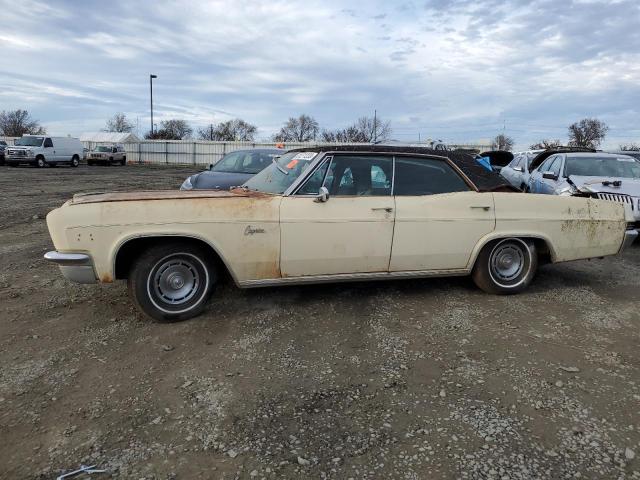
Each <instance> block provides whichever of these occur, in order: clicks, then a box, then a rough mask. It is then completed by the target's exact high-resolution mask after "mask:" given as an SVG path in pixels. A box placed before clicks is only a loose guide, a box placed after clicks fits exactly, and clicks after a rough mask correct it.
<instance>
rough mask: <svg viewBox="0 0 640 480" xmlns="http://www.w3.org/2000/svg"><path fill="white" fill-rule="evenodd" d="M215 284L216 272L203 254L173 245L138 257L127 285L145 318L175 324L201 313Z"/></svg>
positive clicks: (196, 248) (194, 248)
mask: <svg viewBox="0 0 640 480" xmlns="http://www.w3.org/2000/svg"><path fill="white" fill-rule="evenodd" d="M216 280H217V275H216V271H215V268H214V266H213V264H212V262H211V260H210V258H209V256H208V255H207V252H206V251H205V250H203V249H202V248H199V247H198V246H195V245H189V244H184V243H176V242H172V243H168V244H165V245H158V246H156V247H152V248H150V249H148V250H146V251H145V252H144V253H143V254H142V255H140V257H139V258H138V259H137V261H136V262H135V263H134V265H133V267H132V269H131V272H130V274H129V281H128V284H129V292H130V293H131V295H132V297H133V299H134V300H135V302H136V304H137V306H138V308H139V309H140V310H141V311H142V312H143V313H144V314H146V315H148V316H149V317H151V318H153V319H155V320H158V321H161V322H177V321H180V320H187V319H189V318H192V317H195V316H196V315H198V314H199V313H200V312H202V310H203V309H204V307H205V305H206V303H207V301H208V300H209V297H210V296H211V292H212V291H213V287H214V285H215V283H216Z"/></svg>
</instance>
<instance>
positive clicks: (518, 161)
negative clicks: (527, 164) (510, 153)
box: [509, 155, 522, 168]
mask: <svg viewBox="0 0 640 480" xmlns="http://www.w3.org/2000/svg"><path fill="white" fill-rule="evenodd" d="M509 166H510V167H511V168H516V167H520V166H522V155H517V156H516V157H515V158H514V159H513V160H512V161H511V163H510V164H509Z"/></svg>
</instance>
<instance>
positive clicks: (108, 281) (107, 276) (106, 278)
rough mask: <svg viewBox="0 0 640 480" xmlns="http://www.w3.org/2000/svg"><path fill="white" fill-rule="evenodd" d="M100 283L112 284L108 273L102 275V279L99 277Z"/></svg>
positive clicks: (111, 278)
mask: <svg viewBox="0 0 640 480" xmlns="http://www.w3.org/2000/svg"><path fill="white" fill-rule="evenodd" d="M100 282H102V283H113V277H112V276H111V275H109V274H108V273H105V274H104V275H102V277H100Z"/></svg>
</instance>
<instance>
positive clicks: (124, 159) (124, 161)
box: [120, 157, 127, 167]
mask: <svg viewBox="0 0 640 480" xmlns="http://www.w3.org/2000/svg"><path fill="white" fill-rule="evenodd" d="M126 164H127V157H122V161H121V162H120V165H122V166H123V167H124V166H125V165H126Z"/></svg>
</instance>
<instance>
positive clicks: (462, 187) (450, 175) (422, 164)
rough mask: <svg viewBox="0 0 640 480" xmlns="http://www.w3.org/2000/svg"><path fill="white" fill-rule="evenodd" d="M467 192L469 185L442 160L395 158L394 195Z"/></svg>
mask: <svg viewBox="0 0 640 480" xmlns="http://www.w3.org/2000/svg"><path fill="white" fill-rule="evenodd" d="M469 190H470V188H469V185H467V184H466V182H465V181H464V180H463V179H462V178H461V177H460V175H458V173H457V172H456V171H455V170H454V169H453V168H451V167H450V166H449V164H448V163H446V162H444V161H442V160H433V159H424V158H399V157H396V176H395V179H394V195H399V196H403V195H435V194H438V193H451V192H466V191H469Z"/></svg>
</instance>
